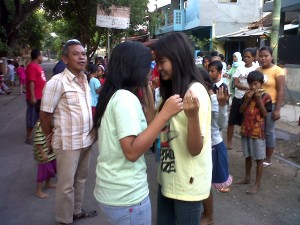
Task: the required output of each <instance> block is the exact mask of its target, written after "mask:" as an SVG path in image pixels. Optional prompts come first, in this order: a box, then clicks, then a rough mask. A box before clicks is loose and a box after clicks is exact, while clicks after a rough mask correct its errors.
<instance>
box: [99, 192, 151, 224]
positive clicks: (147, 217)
mask: <svg viewBox="0 0 300 225" xmlns="http://www.w3.org/2000/svg"><path fill="white" fill-rule="evenodd" d="M99 207H100V211H101V214H103V216H104V217H105V218H104V219H106V220H107V222H108V223H109V224H110V225H151V202H150V198H149V196H147V197H146V198H145V199H144V200H143V201H141V202H140V203H139V204H136V205H132V206H124V207H123V206H108V205H104V204H102V203H99ZM99 218H101V216H100V217H99ZM102 219H103V218H101V220H102Z"/></svg>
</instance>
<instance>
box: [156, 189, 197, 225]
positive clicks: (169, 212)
mask: <svg viewBox="0 0 300 225" xmlns="http://www.w3.org/2000/svg"><path fill="white" fill-rule="evenodd" d="M201 208H202V201H195V202H187V201H180V200H176V199H171V198H167V197H165V196H163V195H162V193H161V185H159V187H158V194H157V225H176V224H177V225H199V224H200V216H201Z"/></svg>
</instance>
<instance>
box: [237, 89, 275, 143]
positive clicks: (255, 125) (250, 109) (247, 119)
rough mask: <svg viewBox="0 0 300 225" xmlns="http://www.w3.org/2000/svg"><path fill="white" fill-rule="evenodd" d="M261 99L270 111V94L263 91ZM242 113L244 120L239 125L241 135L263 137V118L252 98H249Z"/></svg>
mask: <svg viewBox="0 0 300 225" xmlns="http://www.w3.org/2000/svg"><path fill="white" fill-rule="evenodd" d="M243 100H245V98H243ZM261 100H262V103H263V105H264V106H265V108H266V110H267V111H268V112H271V111H272V101H271V97H270V95H268V94H267V93H264V94H263V95H262V96H261ZM243 114H244V120H243V123H242V125H241V135H242V136H244V137H250V138H259V139H265V119H264V117H262V115H261V113H260V110H259V107H258V105H257V102H256V101H255V99H254V98H252V99H251V100H250V102H249V104H248V105H247V107H246V109H245V111H244V113H243Z"/></svg>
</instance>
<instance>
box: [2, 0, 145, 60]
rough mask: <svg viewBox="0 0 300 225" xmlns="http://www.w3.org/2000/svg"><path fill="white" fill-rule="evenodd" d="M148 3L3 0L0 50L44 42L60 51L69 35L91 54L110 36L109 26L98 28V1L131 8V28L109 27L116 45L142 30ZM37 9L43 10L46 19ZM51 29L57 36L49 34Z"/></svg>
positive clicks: (106, 5) (102, 4)
mask: <svg viewBox="0 0 300 225" xmlns="http://www.w3.org/2000/svg"><path fill="white" fill-rule="evenodd" d="M147 3H148V0H82V1H78V0H1V1H0V52H1V51H2V55H3V54H4V55H6V54H7V53H8V54H10V55H11V54H12V52H13V51H17V50H18V48H19V47H22V46H23V45H24V44H25V43H26V44H29V45H30V46H31V47H40V46H41V43H42V44H44V45H45V47H46V48H47V49H48V48H50V49H56V50H57V49H59V48H61V43H62V42H64V41H66V40H67V39H68V38H77V39H79V40H80V41H81V42H82V44H83V45H85V46H86V47H87V53H88V55H89V56H90V57H92V56H93V54H94V53H95V50H96V49H97V48H98V46H99V45H100V46H105V43H106V35H107V29H106V28H100V27H96V12H97V4H99V5H100V7H101V8H102V9H104V10H108V8H109V7H110V6H111V5H116V6H128V7H130V9H131V14H130V28H129V29H127V30H116V29H114V30H110V34H111V43H112V46H114V45H115V44H117V43H118V42H120V40H121V37H124V36H125V37H126V36H132V35H135V34H136V33H137V32H138V30H139V29H141V28H139V25H143V24H144V23H145V21H144V18H145V16H146V15H147ZM38 8H42V9H43V10H44V11H43V12H44V14H45V16H46V20H45V19H44V14H42V13H41V11H37V9H38ZM51 32H55V33H56V34H57V35H58V37H53V36H50V35H49V34H50V33H51ZM41 39H44V41H43V42H42V41H41ZM8 50H10V51H9V52H8Z"/></svg>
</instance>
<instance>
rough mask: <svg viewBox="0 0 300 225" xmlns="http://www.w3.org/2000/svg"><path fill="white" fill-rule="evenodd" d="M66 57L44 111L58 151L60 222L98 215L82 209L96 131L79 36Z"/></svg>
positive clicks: (49, 137) (45, 97) (46, 96)
mask: <svg viewBox="0 0 300 225" xmlns="http://www.w3.org/2000/svg"><path fill="white" fill-rule="evenodd" d="M63 60H64V62H66V64H67V68H66V69H65V70H64V71H63V72H62V73H59V74H57V75H56V76H53V77H52V78H51V79H50V80H49V82H48V83H47V84H46V87H45V89H44V92H43V98H42V104H41V111H40V119H41V125H42V129H43V131H44V133H45V136H46V137H47V144H48V146H49V148H51V147H52V149H53V151H54V153H55V155H56V162H57V178H58V182H57V187H56V198H55V212H56V220H57V221H58V222H59V224H60V225H64V224H71V223H72V222H73V220H78V219H82V218H88V217H94V216H96V215H97V212H96V211H85V210H82V202H83V195H84V186H85V181H86V179H87V176H88V171H89V164H90V155H91V146H92V144H93V142H94V136H95V135H94V132H93V118H92V107H91V94H90V88H89V85H88V81H87V78H86V75H85V74H84V73H83V70H84V69H85V66H86V64H87V57H86V52H85V50H84V48H83V46H82V45H81V43H80V42H79V41H78V40H75V39H73V40H70V41H68V42H67V43H66V45H65V46H64V49H63ZM50 143H51V146H50Z"/></svg>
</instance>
